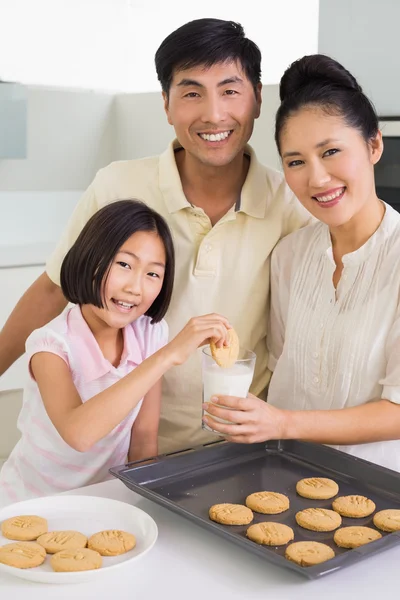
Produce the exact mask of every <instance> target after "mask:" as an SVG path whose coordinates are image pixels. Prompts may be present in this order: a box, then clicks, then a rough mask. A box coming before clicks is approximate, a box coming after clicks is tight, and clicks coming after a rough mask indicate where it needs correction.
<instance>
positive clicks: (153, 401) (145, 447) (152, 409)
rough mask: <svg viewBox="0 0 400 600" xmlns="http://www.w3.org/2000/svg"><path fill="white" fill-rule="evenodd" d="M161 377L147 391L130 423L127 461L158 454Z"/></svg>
mask: <svg viewBox="0 0 400 600" xmlns="http://www.w3.org/2000/svg"><path fill="white" fill-rule="evenodd" d="M161 384H162V381H161V379H160V380H159V381H158V382H157V383H156V384H155V385H154V386H153V387H152V388H151V389H150V390H149V391H148V392H147V394H146V395H145V397H144V399H143V403H142V406H141V408H140V411H139V414H138V416H137V417H136V419H135V422H134V423H133V425H132V430H131V443H130V446H129V452H128V461H129V462H132V461H134V460H141V459H143V458H150V457H151V456H157V454H158V443H157V438H158V424H159V420H160V410H161Z"/></svg>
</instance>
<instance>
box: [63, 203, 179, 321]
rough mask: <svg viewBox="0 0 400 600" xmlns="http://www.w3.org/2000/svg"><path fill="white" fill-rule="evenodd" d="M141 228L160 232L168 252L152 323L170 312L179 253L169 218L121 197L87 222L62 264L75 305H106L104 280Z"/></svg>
mask: <svg viewBox="0 0 400 600" xmlns="http://www.w3.org/2000/svg"><path fill="white" fill-rule="evenodd" d="M138 231H149V232H152V233H156V234H157V235H158V236H159V237H160V238H161V240H162V242H163V244H164V248H165V254H166V265H165V275H164V281H163V285H162V288H161V291H160V293H159V295H158V296H157V298H156V299H155V300H154V302H153V304H152V305H151V306H150V308H149V309H148V311H147V312H146V313H145V314H146V315H147V316H149V317H151V318H152V323H158V322H159V321H161V319H162V318H163V317H164V315H165V313H166V312H167V309H168V306H169V303H170V300H171V294H172V288H173V283H174V271H175V252H174V245H173V241H172V236H171V232H170V230H169V227H168V225H167V223H166V221H165V220H164V219H163V217H162V216H161V215H159V214H158V213H157V212H156V211H155V210H152V209H151V208H149V207H148V206H147V205H146V204H144V203H143V202H139V201H138V200H117V201H116V202H112V203H111V204H107V205H106V206H104V207H103V208H101V209H100V210H99V211H97V212H96V213H95V214H94V215H93V216H92V217H91V218H90V219H89V221H88V222H87V223H86V225H85V226H84V228H83V229H82V231H81V233H80V234H79V236H78V238H77V240H76V241H75V243H74V244H73V246H72V247H71V249H70V250H69V251H68V252H67V254H66V256H65V258H64V260H63V263H62V265H61V275H60V279H61V289H62V292H63V294H64V296H65V298H66V299H67V300H68V301H69V302H72V303H73V304H79V305H82V304H93V305H94V306H97V307H98V308H104V302H105V300H104V295H103V288H104V286H103V282H104V280H105V279H106V278H107V276H108V273H109V271H110V267H111V264H112V261H113V259H114V257H115V255H116V254H117V252H118V250H119V249H120V248H121V246H122V245H123V244H124V243H125V242H126V240H127V239H129V238H130V237H131V235H133V234H134V233H136V232H138Z"/></svg>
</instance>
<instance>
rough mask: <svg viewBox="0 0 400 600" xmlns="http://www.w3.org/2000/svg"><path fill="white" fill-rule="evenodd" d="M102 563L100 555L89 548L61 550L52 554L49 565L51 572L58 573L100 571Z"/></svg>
mask: <svg viewBox="0 0 400 600" xmlns="http://www.w3.org/2000/svg"><path fill="white" fill-rule="evenodd" d="M102 562H103V559H102V558H101V556H100V554H99V553H98V552H95V551H94V550H90V549H89V548H78V549H77V550H61V552H56V554H53V556H52V557H51V559H50V565H51V567H52V569H53V571H57V572H60V573H70V572H73V571H92V570H93V569H100V567H101V565H102Z"/></svg>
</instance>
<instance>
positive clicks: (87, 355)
mask: <svg viewBox="0 0 400 600" xmlns="http://www.w3.org/2000/svg"><path fill="white" fill-rule="evenodd" d="M67 326H68V331H69V333H70V339H71V345H73V346H74V356H76V357H77V361H80V362H81V364H82V365H84V368H83V369H82V374H83V378H84V380H85V382H86V383H88V382H91V381H95V380H96V379H100V377H103V375H106V374H107V373H109V372H110V371H115V370H116V367H114V366H113V365H112V364H111V363H110V361H109V360H107V359H106V358H105V357H104V355H103V353H102V351H101V350H100V347H99V345H98V343H97V340H96V338H95V337H94V335H93V333H92V331H91V329H90V328H89V326H88V324H87V323H86V321H85V319H84V318H83V315H82V312H81V309H80V307H79V306H74V307H73V308H72V309H71V310H70V311H69V314H68V317H67ZM123 336H124V348H123V351H122V356H121V361H120V364H119V367H122V366H124V365H125V364H127V363H128V362H129V363H131V364H133V365H135V366H137V365H139V364H140V363H141V362H142V360H143V358H142V353H141V351H140V346H139V343H138V340H137V338H136V335H135V331H134V328H133V326H132V325H127V326H126V327H124V329H123ZM119 367H117V368H119Z"/></svg>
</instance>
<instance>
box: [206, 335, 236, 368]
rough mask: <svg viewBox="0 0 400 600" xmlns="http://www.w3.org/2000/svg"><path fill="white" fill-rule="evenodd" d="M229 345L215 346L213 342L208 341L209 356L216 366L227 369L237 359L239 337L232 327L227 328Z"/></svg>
mask: <svg viewBox="0 0 400 600" xmlns="http://www.w3.org/2000/svg"><path fill="white" fill-rule="evenodd" d="M227 337H228V342H229V346H222V347H221V348H217V346H216V345H215V342H212V341H211V342H210V350H211V356H212V357H213V359H214V360H215V362H216V363H217V365H218V366H220V367H222V368H224V369H227V368H229V367H232V365H233V364H234V363H235V362H236V361H237V359H238V356H239V338H238V334H237V333H236V331H235V330H234V329H228V335H227Z"/></svg>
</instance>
